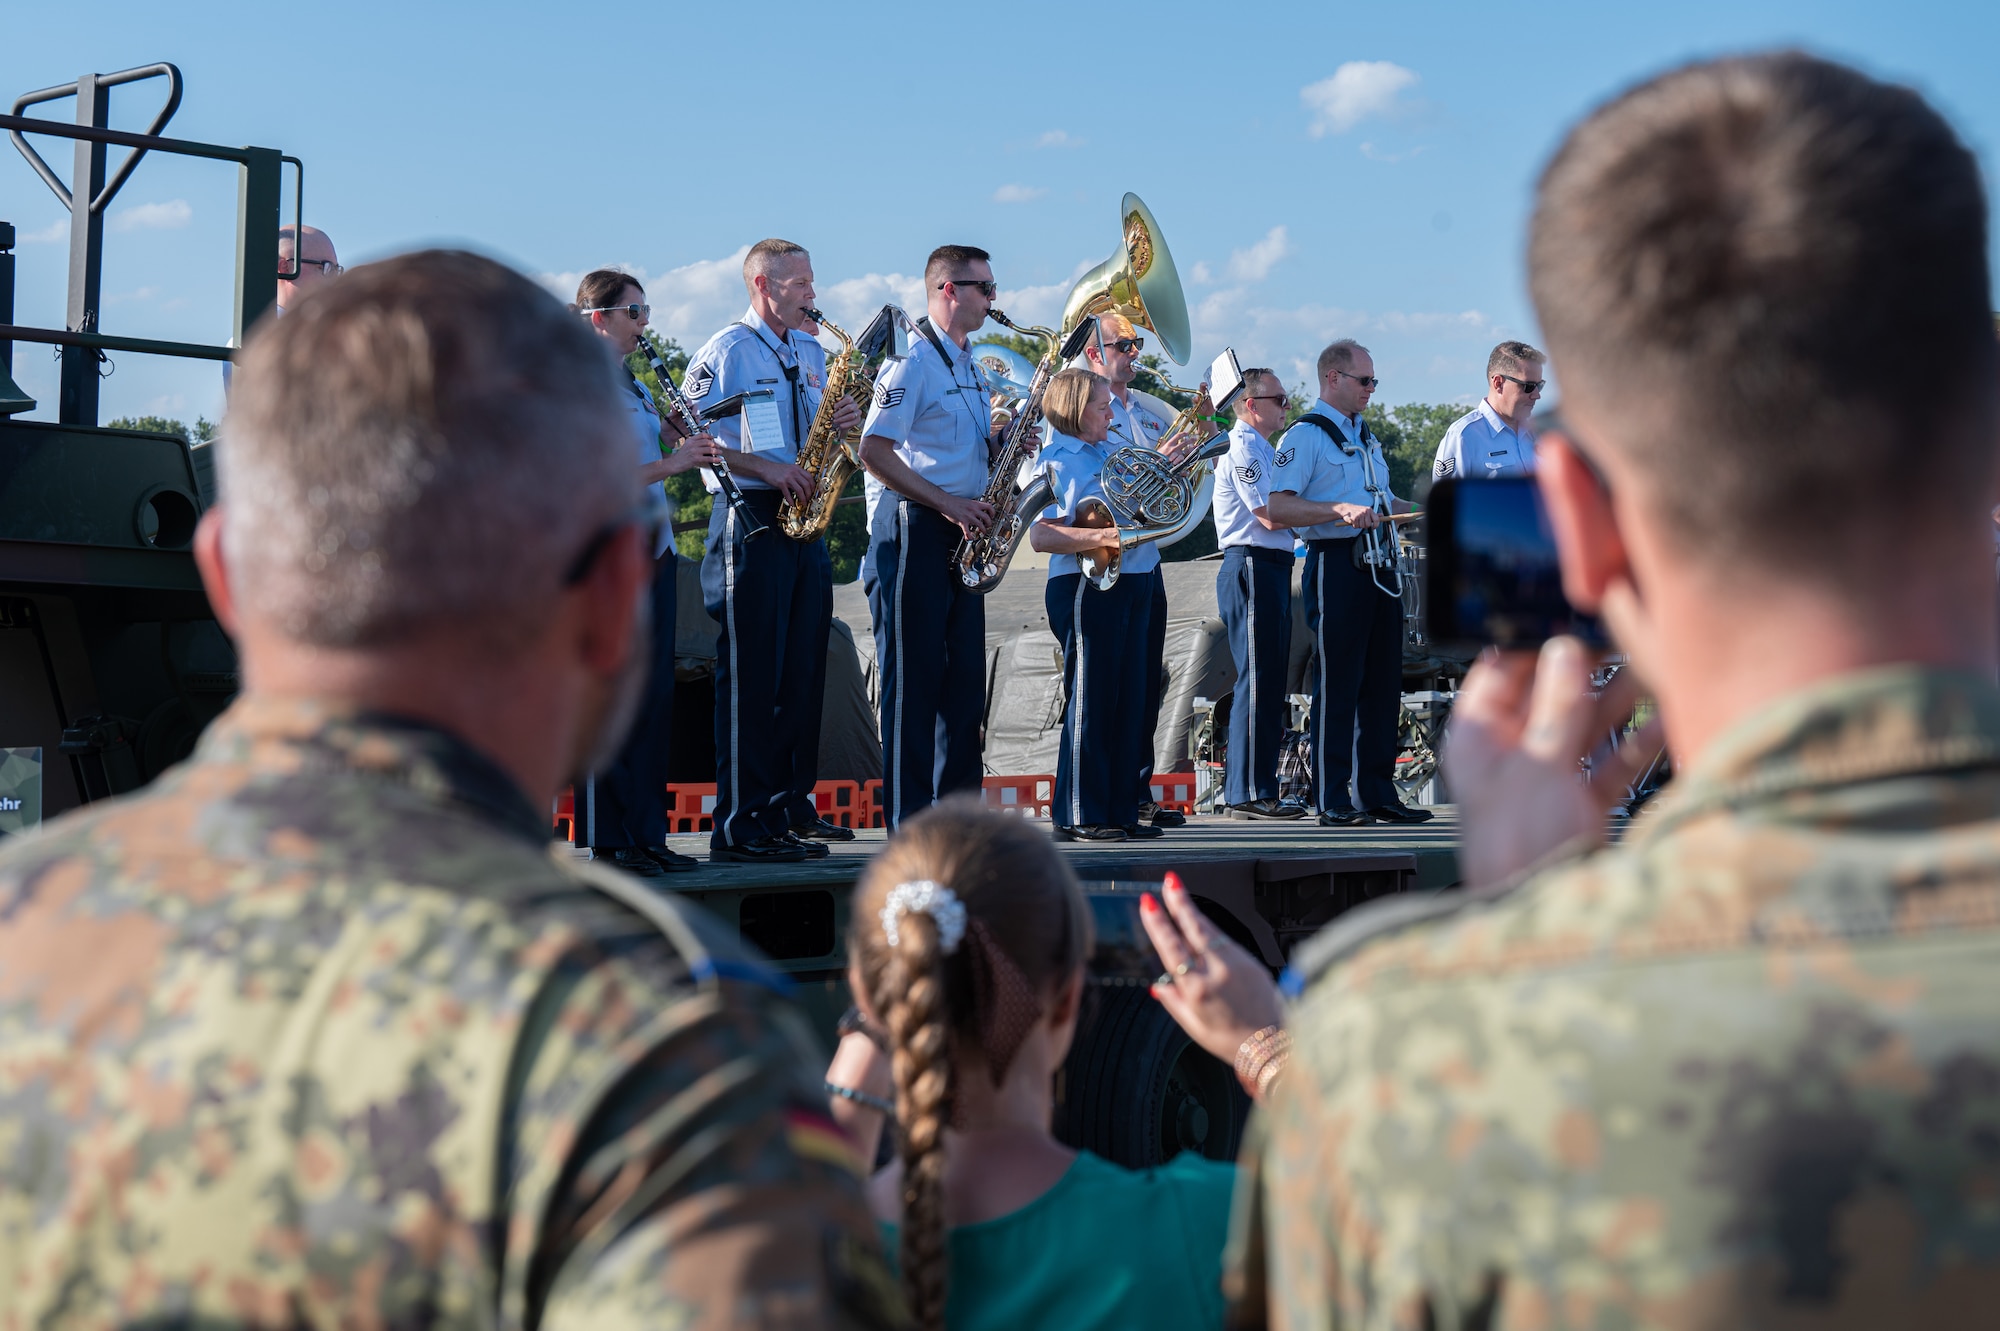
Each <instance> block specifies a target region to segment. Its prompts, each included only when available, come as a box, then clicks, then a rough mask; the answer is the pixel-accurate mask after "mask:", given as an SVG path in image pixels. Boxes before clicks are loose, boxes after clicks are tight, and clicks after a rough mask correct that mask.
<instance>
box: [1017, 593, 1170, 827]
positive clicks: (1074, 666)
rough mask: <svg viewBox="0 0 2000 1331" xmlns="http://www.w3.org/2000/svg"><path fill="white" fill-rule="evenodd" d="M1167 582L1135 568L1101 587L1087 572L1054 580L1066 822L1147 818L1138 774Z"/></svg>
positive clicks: (1050, 597) (1062, 816)
mask: <svg viewBox="0 0 2000 1331" xmlns="http://www.w3.org/2000/svg"><path fill="white" fill-rule="evenodd" d="M1159 580H1160V575H1159V574H1158V573H1138V574H1133V573H1127V574H1124V575H1123V576H1121V577H1120V578H1119V579H1118V581H1117V582H1116V583H1114V584H1112V587H1111V590H1110V591H1104V592H1101V591H1098V590H1097V589H1096V588H1095V587H1092V586H1091V585H1090V584H1089V583H1087V582H1085V581H1084V580H1083V575H1082V574H1080V573H1065V574H1063V575H1062V576H1060V577H1054V578H1050V579H1049V587H1048V591H1047V592H1046V593H1044V596H1045V597H1046V604H1047V606H1048V611H1049V628H1050V630H1051V631H1052V632H1054V634H1055V635H1056V637H1057V639H1059V640H1060V641H1061V642H1062V647H1063V728H1062V751H1061V753H1060V754H1059V756H1058V757H1057V758H1056V789H1055V821H1056V822H1057V823H1059V824H1061V825H1062V826H1064V827H1089V826H1107V827H1129V826H1130V825H1132V824H1133V823H1136V822H1138V821H1139V799H1138V793H1137V792H1136V791H1135V790H1134V789H1133V787H1132V778H1131V774H1132V772H1133V771H1134V770H1135V768H1136V767H1137V765H1138V762H1139V754H1140V750H1141V749H1142V748H1143V747H1146V746H1150V745H1151V743H1152V739H1153V736H1152V732H1151V731H1150V730H1147V729H1146V728H1145V721H1146V715H1145V713H1146V671H1147V669H1148V666H1147V661H1148V659H1149V658H1148V657H1147V655H1146V653H1145V651H1144V650H1143V649H1144V647H1145V644H1146V642H1147V641H1148V633H1149V631H1150V629H1151V626H1152V619H1153V585H1155V584H1157V583H1158V582H1159ZM1148 794H1149V797H1150V792H1149V793H1148Z"/></svg>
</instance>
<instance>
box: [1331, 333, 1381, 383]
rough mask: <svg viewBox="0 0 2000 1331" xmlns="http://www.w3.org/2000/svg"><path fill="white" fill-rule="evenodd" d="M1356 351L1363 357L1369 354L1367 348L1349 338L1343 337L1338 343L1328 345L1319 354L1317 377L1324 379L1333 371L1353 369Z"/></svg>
mask: <svg viewBox="0 0 2000 1331" xmlns="http://www.w3.org/2000/svg"><path fill="white" fill-rule="evenodd" d="M1357 351H1358V352H1360V353H1361V354H1362V355H1364V356H1366V355H1369V354H1370V353H1369V350H1368V348H1367V347H1364V346H1362V345H1361V344H1360V343H1359V342H1356V341H1355V340H1354V339H1353V338H1351V337H1343V338H1341V339H1340V341H1338V342H1335V343H1332V344H1331V345H1329V346H1328V347H1327V349H1326V350H1325V351H1322V352H1320V353H1319V377H1320V378H1322V379H1324V378H1326V377H1327V376H1328V375H1329V374H1332V373H1333V372H1334V371H1335V370H1343V371H1344V370H1351V369H1353V368H1354V353H1355V352H1357Z"/></svg>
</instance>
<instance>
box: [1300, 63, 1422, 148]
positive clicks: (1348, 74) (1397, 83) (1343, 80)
mask: <svg viewBox="0 0 2000 1331" xmlns="http://www.w3.org/2000/svg"><path fill="white" fill-rule="evenodd" d="M1416 82H1417V75H1416V71H1414V70H1409V69H1405V68H1403V67H1402V66H1401V65H1397V64H1392V63H1390V62H1389V61H1387V60H1350V61H1348V62H1347V63H1346V64H1344V65H1342V66H1341V67H1340V68H1339V69H1336V70H1334V71H1333V77H1332V78H1327V79H1321V80H1320V81H1319V82H1318V83H1309V84H1307V85H1306V86H1305V87H1304V88H1301V89H1300V90H1299V101H1301V102H1303V103H1304V104H1305V106H1306V109H1307V110H1309V111H1311V112H1312V113H1313V122H1312V130H1311V133H1312V136H1313V137H1314V138H1316V139H1317V138H1322V137H1324V136H1326V135H1328V134H1345V133H1346V132H1347V131H1348V130H1350V129H1353V128H1354V127H1355V126H1356V125H1358V124H1360V123H1361V122H1362V121H1364V120H1368V119H1370V118H1373V117H1376V116H1389V115H1394V114H1395V113H1396V112H1398V111H1400V110H1402V109H1403V105H1404V104H1403V103H1402V102H1401V101H1400V100H1399V99H1400V98H1401V96H1402V93H1403V90H1404V89H1405V88H1409V87H1411V86H1413V85H1414V84H1415V83H1416Z"/></svg>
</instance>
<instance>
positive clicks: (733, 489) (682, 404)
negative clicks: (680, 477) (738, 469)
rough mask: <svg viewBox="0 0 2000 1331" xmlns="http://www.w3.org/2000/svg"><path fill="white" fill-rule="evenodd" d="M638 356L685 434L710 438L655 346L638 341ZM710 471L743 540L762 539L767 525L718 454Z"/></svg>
mask: <svg viewBox="0 0 2000 1331" xmlns="http://www.w3.org/2000/svg"><path fill="white" fill-rule="evenodd" d="M639 354H640V355H642V356H644V357H645V358H646V362H647V364H649V365H651V366H652V367H653V373H654V374H656V375H658V376H659V377H660V387H661V388H662V389H664V390H665V392H666V394H667V403H668V406H669V409H670V410H672V411H673V413H674V415H675V416H677V417H679V418H680V420H679V424H680V427H681V430H682V432H683V433H685V434H686V435H687V436H688V437H690V438H692V437H693V436H695V435H698V434H707V433H708V422H707V421H706V420H705V419H703V417H702V414H701V408H699V407H697V406H695V404H694V403H692V402H690V401H689V400H688V395H687V394H686V393H683V392H681V388H680V385H679V384H677V383H675V382H674V377H673V376H672V375H670V374H668V373H667V363H666V362H665V361H663V360H661V359H660V353H659V352H657V351H655V350H653V344H652V343H651V342H649V341H647V340H646V339H645V338H644V337H641V338H640V339H639ZM710 470H712V471H713V472H714V473H715V483H716V485H717V486H718V487H719V488H720V489H721V490H722V497H723V498H724V499H726V500H728V501H729V506H730V507H731V508H733V509H735V510H736V517H737V520H738V521H740V522H741V523H742V524H743V539H744V540H746V541H747V540H749V539H751V538H752V537H754V536H761V535H763V534H764V524H763V523H761V522H759V521H758V520H757V511H756V510H755V509H753V508H751V507H750V501H749V500H748V499H746V498H744V497H743V487H742V486H740V485H738V484H737V483H736V478H735V477H734V476H732V475H731V474H730V472H729V463H728V461H727V460H726V459H725V458H724V457H723V456H722V454H721V452H719V451H718V452H717V453H716V455H715V466H714V467H712V468H710Z"/></svg>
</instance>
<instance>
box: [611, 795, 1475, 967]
mask: <svg viewBox="0 0 2000 1331" xmlns="http://www.w3.org/2000/svg"><path fill="white" fill-rule="evenodd" d="M1436 814H1437V817H1436V818H1435V819H1433V820H1432V821H1431V822H1428V823H1423V824H1420V825H1418V826H1415V827H1405V826H1400V825H1398V826H1391V825H1387V824H1369V825H1365V826H1361V827H1341V828H1322V827H1320V826H1318V825H1317V823H1315V822H1313V821H1312V820H1311V819H1310V818H1308V819H1304V820H1301V822H1300V823H1268V822H1239V821H1236V820H1234V819H1227V818H1221V817H1216V816H1212V815H1203V816H1198V817H1194V818H1191V819H1189V820H1188V825H1187V826H1186V827H1180V828H1170V829H1168V830H1167V833H1166V835H1165V836H1162V837H1160V838H1158V839H1157V840H1151V841H1143V842H1129V841H1128V842H1112V843H1110V844H1100V845H1086V844H1078V843H1075V842H1065V843H1061V844H1060V845H1059V847H1058V848H1059V850H1060V851H1061V853H1062V855H1063V857H1064V858H1065V859H1067V860H1068V861H1069V863H1070V866H1071V867H1072V868H1073V869H1074V870H1075V871H1076V875H1077V877H1078V878H1079V879H1081V880H1082V881H1083V884H1084V886H1085V887H1086V888H1087V889H1088V890H1090V891H1091V892H1092V893H1093V894H1096V895H1098V896H1100V897H1105V896H1112V895H1118V896H1124V895H1127V894H1130V895H1133V896H1136V894H1137V893H1138V892H1139V891H1141V890H1144V889H1146V888H1148V887H1151V886H1153V885H1156V884H1158V883H1159V882H1160V880H1161V879H1163V878H1164V877H1166V874H1167V872H1168V870H1173V871H1174V872H1176V873H1178V874H1180V876H1181V878H1182V880H1183V881H1184V882H1186V884H1187V885H1188V889H1189V890H1190V891H1191V892H1193V893H1194V894H1195V895H1196V896H1197V897H1198V898H1200V899H1202V900H1203V902H1204V908H1205V909H1207V910H1208V912H1209V914H1210V915H1211V916H1214V917H1216V918H1217V920H1218V922H1219V923H1222V924H1223V925H1224V927H1225V928H1227V929H1228V930H1229V932H1230V933H1231V934H1232V935H1234V936H1235V937H1236V938H1237V940H1238V941H1239V942H1242V943H1243V944H1245V945H1246V946H1248V947H1250V948H1251V949H1252V950H1253V951H1255V952H1257V953H1258V954H1259V955H1261V956H1262V957H1263V959H1264V960H1265V962H1266V963H1267V964H1269V965H1271V966H1272V967H1273V968H1274V969H1275V968H1276V967H1278V966H1281V965H1283V964H1284V961H1285V959H1286V958H1287V957H1288V956H1289V955H1290V952H1291V950H1292V948H1293V946H1294V945H1296V944H1297V943H1298V942H1299V941H1300V940H1301V939H1303V938H1306V937H1309V936H1310V935H1311V934H1313V933H1315V932H1317V931H1318V929H1319V928H1320V927H1321V926H1322V925H1324V924H1325V923H1326V922H1327V921H1328V920H1330V919H1332V918H1333V917H1334V916H1336V915H1339V914H1340V913H1341V912H1343V911H1345V910H1348V909H1351V908H1352V907H1353V906H1356V905H1359V904H1361V903H1362V902H1364V901H1366V900H1369V899H1371V898H1373V897H1378V896H1382V895H1385V894H1388V893H1392V892H1408V891H1434V890H1436V889H1439V888H1443V887H1449V886H1451V885H1452V884H1454V883H1456V882H1457V881H1458V858H1457V846H1458V819H1457V810H1456V809H1454V808H1452V807H1451V806H1448V805H1447V806H1441V807H1439V808H1438V809H1437V810H1436ZM1039 825H1040V826H1042V827H1045V828H1046V827H1048V826H1049V825H1048V824H1047V823H1040V824H1039ZM885 839H886V834H885V833H884V832H883V831H881V830H880V829H864V830H862V831H860V832H859V833H857V835H856V837H855V839H854V840H853V841H849V842H840V843H836V844H834V845H833V846H832V847H831V851H832V853H831V854H830V855H829V856H828V857H827V858H826V859H823V860H814V861H809V862H805V863H798V864H778V865H742V864H709V863H707V862H706V861H707V858H708V835H707V834H706V833H702V834H699V835H691V836H677V837H673V838H671V839H670V840H669V842H668V844H669V845H671V846H672V847H673V848H674V849H675V850H678V851H680V852H681V853H683V854H686V855H693V856H695V857H697V858H699V859H701V860H702V861H704V863H703V864H702V866H701V867H700V868H699V869H695V870H693V871H691V872H687V873H678V874H673V875H670V876H668V877H666V878H663V879H655V880H652V881H653V882H654V883H655V884H656V885H657V886H658V887H659V888H660V889H661V890H663V891H667V892H671V893H674V894H675V895H678V896H685V897H689V898H692V899H694V900H697V901H699V902H701V903H702V904H703V905H705V906H707V907H708V908H710V909H711V910H714V911H715V912H716V913H717V914H719V915H721V916H722V917H723V918H725V919H728V920H732V921H734V922H735V923H736V924H737V925H738V927H739V928H740V929H741V931H742V933H743V936H744V937H745V938H748V939H750V940H752V941H754V942H756V943H757V944H758V945H759V946H760V947H761V948H762V949H763V950H764V951H765V952H766V953H768V954H769V955H770V956H771V957H772V958H773V959H774V960H776V961H777V962H778V963H779V964H780V966H781V967H782V968H783V969H786V970H788V971H792V972H793V973H794V974H797V975H800V976H801V978H803V976H804V975H805V974H808V973H823V972H824V971H825V970H826V969H827V968H828V967H829V965H830V964H838V963H837V962H836V957H837V956H838V955H839V949H838V937H839V933H840V931H842V930H844V929H845V927H846V922H847V914H848V911H847V904H848V903H847V897H848V895H849V894H848V892H847V890H846V889H848V888H850V887H851V886H852V885H853V883H854V882H855V880H856V879H857V878H859V877H860V874H861V870H862V868H863V867H864V866H865V865H866V864H867V863H868V861H869V859H870V858H871V857H872V856H873V855H874V854H875V852H876V851H877V850H879V849H880V848H881V846H882V843H883V841H884V840H885ZM575 853H577V854H581V853H583V852H581V851H578V852H575ZM1128 904H1129V903H1128ZM1100 922H1101V923H1105V922H1108V921H1106V918H1105V916H1104V915H1103V912H1100Z"/></svg>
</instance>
